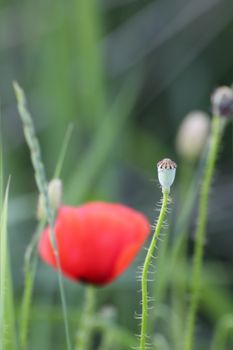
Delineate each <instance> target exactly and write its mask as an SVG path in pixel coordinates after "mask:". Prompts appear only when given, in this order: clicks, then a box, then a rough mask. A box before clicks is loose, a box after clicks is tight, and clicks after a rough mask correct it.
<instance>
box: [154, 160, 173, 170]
mask: <svg viewBox="0 0 233 350" xmlns="http://www.w3.org/2000/svg"><path fill="white" fill-rule="evenodd" d="M157 167H158V168H159V169H176V168H177V165H176V163H175V162H173V160H171V159H169V158H164V159H163V160H160V161H159V162H158V163H157Z"/></svg>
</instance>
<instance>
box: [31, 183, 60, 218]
mask: <svg viewBox="0 0 233 350" xmlns="http://www.w3.org/2000/svg"><path fill="white" fill-rule="evenodd" d="M62 192H63V191H62V181H61V180H60V179H52V180H51V181H50V182H49V184H48V196H49V201H50V206H51V208H52V209H53V210H54V212H56V211H57V210H58V208H59V207H60V205H61V200H62ZM37 219H38V220H44V219H46V211H45V205H44V200H43V197H42V195H41V194H40V195H39V199H38V206H37Z"/></svg>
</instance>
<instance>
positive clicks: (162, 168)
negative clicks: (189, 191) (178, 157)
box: [157, 158, 177, 190]
mask: <svg viewBox="0 0 233 350" xmlns="http://www.w3.org/2000/svg"><path fill="white" fill-rule="evenodd" d="M157 168H158V178H159V182H160V185H161V186H162V189H163V190H170V187H171V185H172V184H173V182H174V180H175V175H176V168H177V165H176V163H175V162H173V161H172V160H171V159H169V158H164V159H163V160H161V161H160V162H158V163H157Z"/></svg>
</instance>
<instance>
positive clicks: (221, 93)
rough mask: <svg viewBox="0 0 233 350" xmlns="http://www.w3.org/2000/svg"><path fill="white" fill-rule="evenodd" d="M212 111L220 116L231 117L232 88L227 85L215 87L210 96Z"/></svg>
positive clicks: (232, 111)
mask: <svg viewBox="0 0 233 350" xmlns="http://www.w3.org/2000/svg"><path fill="white" fill-rule="evenodd" d="M211 102H212V112H213V114H214V115H218V116H220V117H228V118H230V117H233V90H232V89H231V88H230V87H228V86H222V87H219V88H217V89H216V90H215V91H214V93H213V94H212V96H211Z"/></svg>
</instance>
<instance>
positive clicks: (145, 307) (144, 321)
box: [140, 190, 169, 350]
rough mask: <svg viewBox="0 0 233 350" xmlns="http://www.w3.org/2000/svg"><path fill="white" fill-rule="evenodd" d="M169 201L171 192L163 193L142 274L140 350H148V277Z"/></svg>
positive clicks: (165, 191)
mask: <svg viewBox="0 0 233 350" xmlns="http://www.w3.org/2000/svg"><path fill="white" fill-rule="evenodd" d="M168 201H169V190H164V191H163V199H162V207H161V210H160V214H159V218H158V222H157V225H156V228H155V231H154V234H153V238H152V241H151V244H150V247H149V249H148V251H147V255H146V259H145V262H144V266H143V272H142V323H141V335H140V350H145V348H146V337H147V316H148V290H147V275H148V271H149V267H150V263H151V259H152V257H153V253H154V250H155V247H156V243H157V238H158V236H159V234H160V231H161V228H162V225H163V222H164V218H165V215H166V211H167V205H168Z"/></svg>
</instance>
